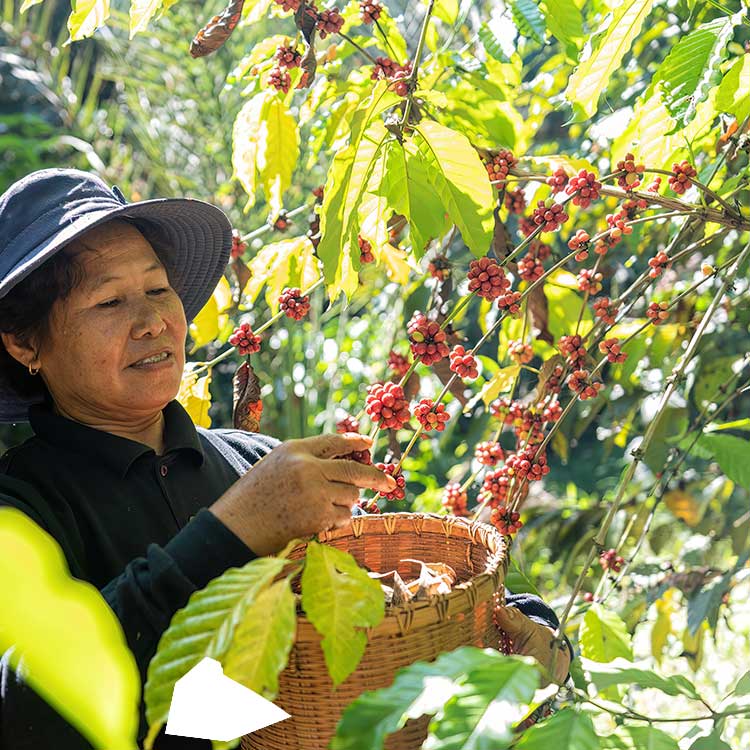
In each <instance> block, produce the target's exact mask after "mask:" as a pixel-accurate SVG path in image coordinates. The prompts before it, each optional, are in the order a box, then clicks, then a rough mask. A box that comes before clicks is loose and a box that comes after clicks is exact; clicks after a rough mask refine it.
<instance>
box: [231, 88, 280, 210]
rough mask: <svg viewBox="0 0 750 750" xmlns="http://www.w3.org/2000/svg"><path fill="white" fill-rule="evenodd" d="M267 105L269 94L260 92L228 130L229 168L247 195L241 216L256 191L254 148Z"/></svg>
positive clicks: (256, 146) (253, 199)
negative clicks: (230, 157)
mask: <svg viewBox="0 0 750 750" xmlns="http://www.w3.org/2000/svg"><path fill="white" fill-rule="evenodd" d="M270 101H271V93H270V92H268V91H261V92H260V93H259V94H256V95H255V96H254V97H253V98H252V99H250V100H249V101H247V102H245V104H244V105H243V106H242V109H240V111H239V112H238V113H237V117H236V118H235V120H234V126H233V128H232V167H233V169H234V175H233V177H235V178H236V179H238V180H239V181H240V184H241V185H242V187H243V188H244V190H245V192H246V193H247V197H248V201H247V203H246V204H245V213H247V211H249V210H250V209H251V208H252V207H253V206H254V205H255V193H256V191H257V189H258V182H257V171H258V164H257V162H258V148H259V140H260V133H261V126H262V124H263V122H264V121H265V118H266V110H267V108H268V106H269V104H270Z"/></svg>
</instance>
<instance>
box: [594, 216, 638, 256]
mask: <svg viewBox="0 0 750 750" xmlns="http://www.w3.org/2000/svg"><path fill="white" fill-rule="evenodd" d="M629 220H630V217H629V216H628V214H627V213H626V212H625V211H624V210H623V211H618V212H617V213H615V214H607V225H608V226H609V234H607V235H606V237H604V238H602V239H601V240H599V241H598V242H597V245H599V243H601V247H598V248H596V250H595V252H597V253H598V254H599V255H604V254H605V253H606V252H607V249H608V248H610V247H614V246H615V245H617V244H618V243H619V242H621V241H622V238H623V236H624V235H626V234H632V233H633V227H631V226H630V225H629V224H627V223H626V222H627V221H629Z"/></svg>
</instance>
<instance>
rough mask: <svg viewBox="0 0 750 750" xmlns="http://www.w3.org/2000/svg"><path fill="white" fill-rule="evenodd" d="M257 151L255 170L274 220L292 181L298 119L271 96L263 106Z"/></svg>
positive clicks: (297, 138)
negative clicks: (256, 167) (256, 169)
mask: <svg viewBox="0 0 750 750" xmlns="http://www.w3.org/2000/svg"><path fill="white" fill-rule="evenodd" d="M263 115H264V117H263V119H262V120H261V127H260V132H259V145H258V154H257V164H258V173H259V175H260V179H261V182H262V183H263V190H264V192H265V194H266V201H267V202H268V207H269V211H270V214H271V216H272V217H273V218H274V219H275V218H276V217H277V216H278V214H279V211H281V209H282V208H283V206H284V203H283V198H284V193H285V192H286V189H287V188H288V187H289V186H290V185H291V184H292V174H293V173H294V168H295V167H296V166H297V159H298V157H299V133H298V132H297V122H296V121H295V119H294V117H292V115H291V114H290V112H289V110H288V109H287V106H286V104H285V103H284V101H283V100H282V99H281V98H279V97H278V96H273V97H271V98H270V100H269V102H268V105H267V106H266V107H264V108H263Z"/></svg>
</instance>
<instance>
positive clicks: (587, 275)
mask: <svg viewBox="0 0 750 750" xmlns="http://www.w3.org/2000/svg"><path fill="white" fill-rule="evenodd" d="M603 278H604V277H603V276H602V274H601V272H599V271H597V272H596V273H594V271H593V269H591V268H584V269H582V270H580V271H579V272H578V288H579V289H580V290H581V291H582V292H589V294H599V292H601V290H602V279H603Z"/></svg>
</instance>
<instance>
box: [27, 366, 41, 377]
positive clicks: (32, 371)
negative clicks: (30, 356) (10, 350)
mask: <svg viewBox="0 0 750 750" xmlns="http://www.w3.org/2000/svg"><path fill="white" fill-rule="evenodd" d="M41 369H42V368H41V367H33V366H32V365H29V375H38V374H39V370H41Z"/></svg>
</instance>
